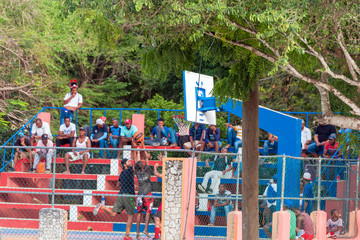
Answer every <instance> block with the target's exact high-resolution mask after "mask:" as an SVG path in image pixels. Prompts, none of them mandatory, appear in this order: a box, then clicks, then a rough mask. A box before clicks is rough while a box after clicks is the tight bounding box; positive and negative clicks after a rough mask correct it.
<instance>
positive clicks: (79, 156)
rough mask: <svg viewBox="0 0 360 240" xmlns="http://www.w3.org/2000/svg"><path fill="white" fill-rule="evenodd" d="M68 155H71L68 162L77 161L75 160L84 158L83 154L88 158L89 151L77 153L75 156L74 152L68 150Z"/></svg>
mask: <svg viewBox="0 0 360 240" xmlns="http://www.w3.org/2000/svg"><path fill="white" fill-rule="evenodd" d="M69 155H70V157H71V158H69V161H70V162H73V161H77V160H79V159H81V160H84V156H85V155H87V156H88V158H90V153H89V152H85V153H83V154H79V155H77V156H75V153H73V152H69Z"/></svg>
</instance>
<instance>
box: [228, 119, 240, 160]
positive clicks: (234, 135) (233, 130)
mask: <svg viewBox="0 0 360 240" xmlns="http://www.w3.org/2000/svg"><path fill="white" fill-rule="evenodd" d="M226 129H227V143H228V144H227V145H226V148H230V147H234V153H237V152H238V149H239V148H240V147H241V146H242V126H241V125H236V126H233V125H231V124H230V123H227V124H226Z"/></svg>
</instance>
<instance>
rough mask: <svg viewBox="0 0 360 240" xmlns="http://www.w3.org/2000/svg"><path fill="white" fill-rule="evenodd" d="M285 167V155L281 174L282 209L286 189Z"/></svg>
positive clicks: (281, 207) (281, 208)
mask: <svg viewBox="0 0 360 240" xmlns="http://www.w3.org/2000/svg"><path fill="white" fill-rule="evenodd" d="M285 167H286V156H285V154H284V155H283V162H282V174H281V201H280V202H281V204H280V210H281V211H283V210H284V190H285Z"/></svg>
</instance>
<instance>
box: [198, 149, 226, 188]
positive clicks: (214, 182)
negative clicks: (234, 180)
mask: <svg viewBox="0 0 360 240" xmlns="http://www.w3.org/2000/svg"><path fill="white" fill-rule="evenodd" d="M221 153H223V154H224V155H222V156H217V155H214V156H213V157H212V158H213V160H214V165H213V168H212V170H211V171H210V172H207V173H206V174H205V176H204V180H203V182H202V184H199V185H198V187H199V190H200V191H202V192H206V189H207V185H208V182H209V179H210V178H211V185H210V190H209V191H207V192H208V193H214V192H215V191H217V189H219V185H220V178H221V177H222V176H223V175H225V174H226V172H229V171H231V170H232V166H231V162H232V158H231V157H227V156H226V155H225V154H226V153H227V149H226V148H223V149H221ZM206 167H210V165H209V159H206Z"/></svg>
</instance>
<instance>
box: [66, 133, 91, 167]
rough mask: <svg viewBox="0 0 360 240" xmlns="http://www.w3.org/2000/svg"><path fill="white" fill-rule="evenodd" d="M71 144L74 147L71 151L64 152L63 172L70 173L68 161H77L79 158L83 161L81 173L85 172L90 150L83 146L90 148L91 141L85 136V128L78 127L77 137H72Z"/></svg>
mask: <svg viewBox="0 0 360 240" xmlns="http://www.w3.org/2000/svg"><path fill="white" fill-rule="evenodd" d="M72 146H73V147H75V148H76V149H75V148H73V149H72V152H68V153H66V154H65V166H66V171H65V172H64V173H65V174H70V169H69V162H70V161H71V162H72V161H77V160H79V159H81V160H82V161H83V167H82V170H81V174H85V168H86V165H87V163H88V160H89V158H90V150H86V149H84V148H90V147H91V143H90V139H89V137H87V136H86V133H85V129H84V128H83V127H81V128H80V129H79V137H77V138H74V139H73V143H72Z"/></svg>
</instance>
